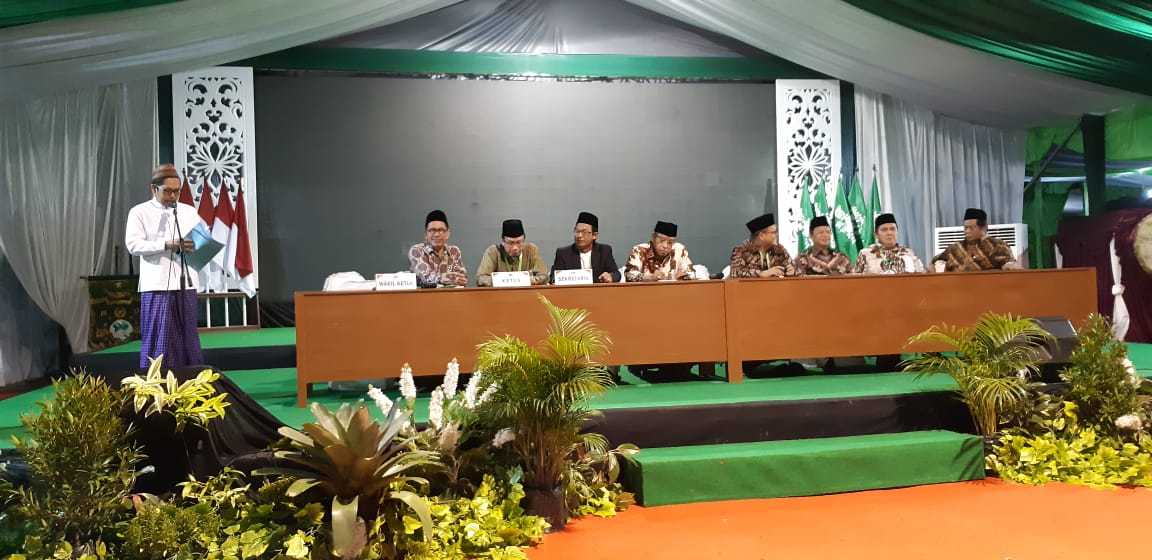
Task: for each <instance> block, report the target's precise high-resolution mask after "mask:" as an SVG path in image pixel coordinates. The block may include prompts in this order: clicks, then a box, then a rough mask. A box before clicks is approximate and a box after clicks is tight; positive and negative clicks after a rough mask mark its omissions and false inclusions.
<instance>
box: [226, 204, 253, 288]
mask: <svg viewBox="0 0 1152 560" xmlns="http://www.w3.org/2000/svg"><path fill="white" fill-rule="evenodd" d="M234 218H235V219H234V220H233V222H232V235H231V237H230V238H229V243H228V247H229V250H230V251H231V253H232V255H231V257H230V258H229V260H228V262H230V263H231V264H232V269H231V273H232V277H233V278H235V279H236V284H237V286H238V287H239V288H240V291H242V292H244V293H245V294H247V295H248V297H252V296H255V295H256V277H255V276H254V275H253V273H254V272H255V269H254V267H253V266H252V246H251V245H250V241H249V239H248V209H247V208H246V207H245V204H244V188H243V185H242V184H240V183H238V184H237V185H236V215H235V216H234Z"/></svg>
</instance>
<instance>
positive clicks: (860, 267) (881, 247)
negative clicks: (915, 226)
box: [852, 214, 924, 274]
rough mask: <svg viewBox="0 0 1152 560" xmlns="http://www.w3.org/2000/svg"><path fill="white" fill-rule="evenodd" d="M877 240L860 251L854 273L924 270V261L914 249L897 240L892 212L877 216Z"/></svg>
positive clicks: (892, 272)
mask: <svg viewBox="0 0 1152 560" xmlns="http://www.w3.org/2000/svg"><path fill="white" fill-rule="evenodd" d="M874 231H875V232H876V241H877V243H873V244H872V245H869V246H867V247H865V248H864V249H863V250H861V251H860V255H859V256H858V257H856V265H855V266H853V267H852V272H853V273H854V274H905V273H912V272H924V263H922V262H920V258H919V257H917V256H916V253H914V252H912V249H910V248H908V247H904V246H902V245H900V244H899V243H897V242H896V234H897V229H896V217H895V216H893V215H892V214H880V215H879V216H876V226H875V228H874Z"/></svg>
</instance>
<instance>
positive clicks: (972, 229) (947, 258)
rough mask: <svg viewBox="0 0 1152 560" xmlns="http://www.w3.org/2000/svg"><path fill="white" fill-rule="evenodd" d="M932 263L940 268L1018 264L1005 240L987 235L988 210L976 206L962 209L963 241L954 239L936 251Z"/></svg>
mask: <svg viewBox="0 0 1152 560" xmlns="http://www.w3.org/2000/svg"><path fill="white" fill-rule="evenodd" d="M932 263H933V265H934V266H935V267H937V268H936V270H939V267H940V266H943V267H944V272H968V271H973V270H999V269H1003V270H1011V269H1015V268H1020V264H1019V263H1018V262H1016V257H1015V256H1014V255H1013V254H1012V248H1011V247H1009V246H1008V244H1007V243H1005V242H1003V241H1001V240H999V239H996V238H995V237H989V236H988V213H987V212H985V211H983V210H981V209H979V208H969V209H968V210H965V211H964V241H957V242H956V243H953V244H951V245H949V246H948V248H947V249H944V252H943V253H940V254H939V255H936V257H935V258H933V259H932Z"/></svg>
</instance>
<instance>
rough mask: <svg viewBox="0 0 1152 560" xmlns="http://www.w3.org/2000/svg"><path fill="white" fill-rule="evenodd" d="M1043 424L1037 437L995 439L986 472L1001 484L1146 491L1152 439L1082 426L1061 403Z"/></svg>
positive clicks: (1070, 406)
mask: <svg viewBox="0 0 1152 560" xmlns="http://www.w3.org/2000/svg"><path fill="white" fill-rule="evenodd" d="M1044 425H1045V428H1046V429H1045V430H1044V431H1042V432H1041V433H1038V434H1032V433H1029V432H1028V431H1027V430H1025V429H1014V430H1010V431H1008V432H1007V433H1005V434H1004V435H1003V436H1001V438H1000V441H999V443H998V444H997V445H996V446H995V447H994V448H993V453H992V454H990V455H989V456H988V457H987V459H986V460H987V466H988V468H990V469H993V470H995V471H996V472H997V473H999V475H1000V477H1001V478H1003V479H1004V480H1008V481H1011V482H1020V483H1024V484H1034V485H1039V484H1044V483H1046V482H1067V483H1071V484H1081V485H1084V486H1091V487H1093V488H1112V487H1115V486H1145V487H1152V477H1150V475H1152V438H1150V437H1148V436H1147V435H1141V436H1139V437H1137V438H1136V441H1125V440H1124V439H1122V438H1120V437H1117V436H1110V435H1107V434H1101V433H1100V432H1098V431H1097V430H1096V429H1095V428H1093V427H1091V426H1082V425H1081V424H1080V422H1079V417H1078V414H1077V406H1076V404H1075V403H1072V402H1065V403H1064V407H1063V410H1062V412H1061V414H1060V415H1059V416H1057V417H1054V418H1052V419H1050V420H1047V421H1045V422H1044Z"/></svg>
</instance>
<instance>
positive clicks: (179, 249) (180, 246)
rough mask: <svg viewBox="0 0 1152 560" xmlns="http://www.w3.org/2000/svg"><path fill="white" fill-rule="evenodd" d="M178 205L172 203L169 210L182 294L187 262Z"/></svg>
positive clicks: (185, 283) (185, 285) (184, 285)
mask: <svg viewBox="0 0 1152 560" xmlns="http://www.w3.org/2000/svg"><path fill="white" fill-rule="evenodd" d="M178 205H179V204H178V203H177V202H173V203H172V204H171V206H169V208H171V209H172V220H173V221H174V222H175V224H176V254H177V255H180V292H181V293H183V292H184V290H186V289H188V287H187V281H188V279H187V277H186V275H187V273H188V261H186V260H184V233H183V232H182V231H181V230H180V211H179V208H178Z"/></svg>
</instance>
